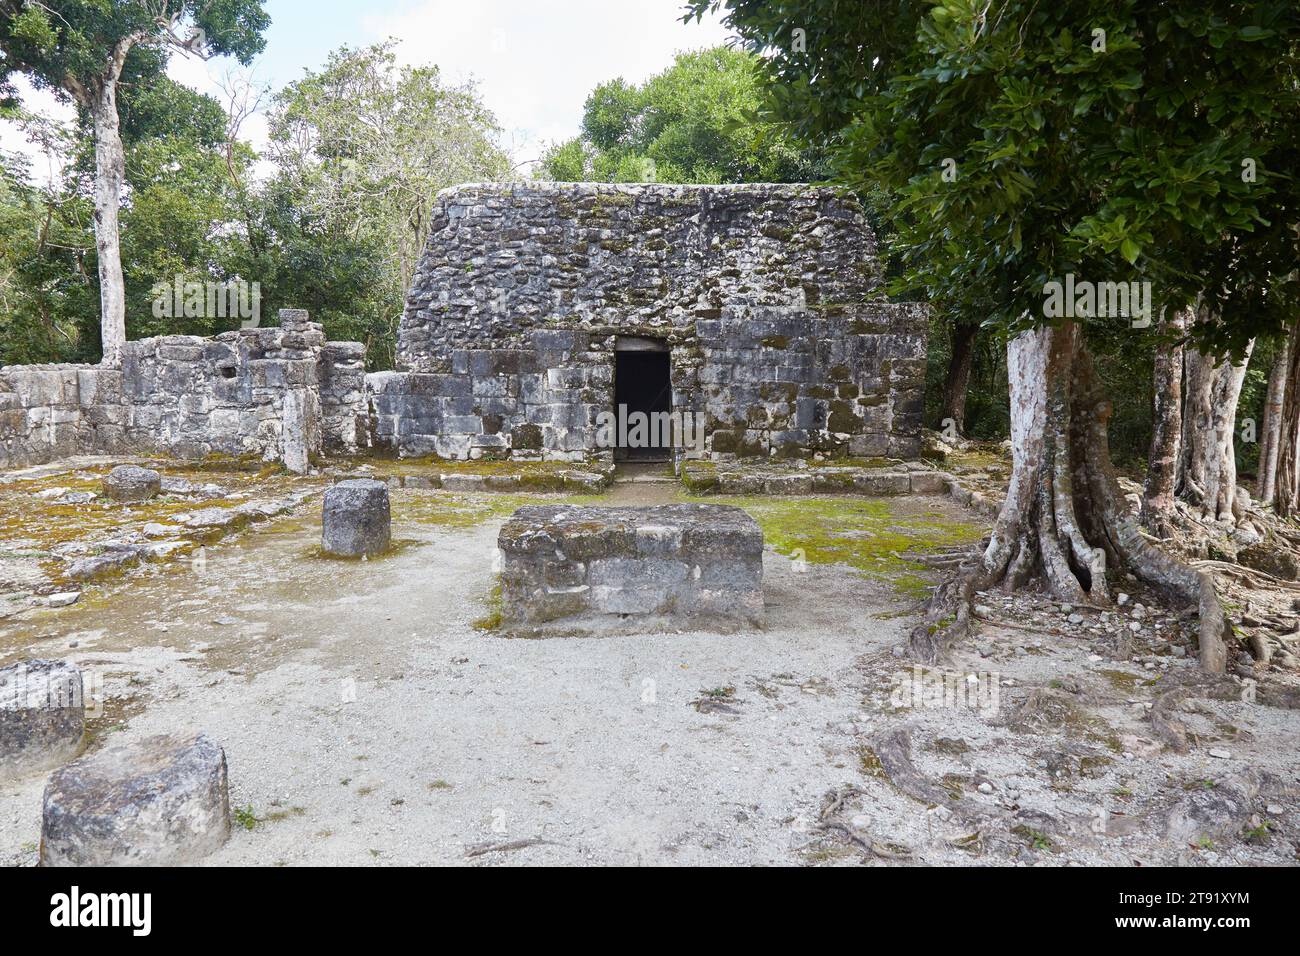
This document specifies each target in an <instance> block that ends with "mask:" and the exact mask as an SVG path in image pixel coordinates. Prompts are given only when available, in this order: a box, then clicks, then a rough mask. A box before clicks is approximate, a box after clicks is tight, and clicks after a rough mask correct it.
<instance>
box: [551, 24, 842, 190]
mask: <svg viewBox="0 0 1300 956" xmlns="http://www.w3.org/2000/svg"><path fill="white" fill-rule="evenodd" d="M757 65H758V61H757V58H756V57H754V56H753V55H751V54H749V53H746V52H744V51H742V50H735V49H731V48H729V47H714V48H713V49H708V50H697V51H695V52H691V53H681V54H678V55H677V57H676V58H675V59H674V61H673V65H672V66H670V67H668V69H666V70H664V71H663V72H662V73H658V74H656V75H655V76H652V77H650V79H648V80H646V81H645V82H644V83H642V84H641V85H639V86H637V85H634V84H631V83H628V82H626V81H625V80H623V79H621V78H619V79H614V80H610V81H609V82H608V83H602V84H600V85H599V86H597V87H596V88H595V89H594V90H593V91H592V93H591V95H590V96H588V97H587V102H586V105H585V107H584V109H583V116H582V132H581V134H580V135H579V136H577V137H575V138H574V139H571V140H567V141H565V142H563V143H558V144H555V145H554V146H552V147H551V148H550V149H549V150H547V152H546V154H545V156H544V157H543V158H542V162H541V171H540V174H541V175H543V176H545V177H546V178H548V179H552V180H556V181H560V182H583V181H596V182H641V181H647V180H653V181H657V182H666V183H740V182H809V181H814V180H820V179H822V178H823V177H824V176H825V174H826V168H825V166H824V164H823V163H822V155H821V152H820V151H819V150H817V149H815V148H807V147H801V146H798V145H796V144H795V142H794V141H793V140H792V139H791V138H790V137H789V136H787V135H785V134H784V133H783V132H782V131H781V130H780V129H779V128H778V127H776V126H774V125H772V124H764V123H755V122H754V121H753V115H754V113H755V112H756V111H757V110H758V108H759V106H760V104H761V98H760V88H759V79H758V75H757V72H756V67H757Z"/></svg>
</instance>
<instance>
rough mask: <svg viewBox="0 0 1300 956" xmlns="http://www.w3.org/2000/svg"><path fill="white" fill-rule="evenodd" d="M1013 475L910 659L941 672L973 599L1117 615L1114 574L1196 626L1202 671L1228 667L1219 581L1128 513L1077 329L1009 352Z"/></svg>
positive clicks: (1042, 335)
mask: <svg viewBox="0 0 1300 956" xmlns="http://www.w3.org/2000/svg"><path fill="white" fill-rule="evenodd" d="M1007 367H1008V374H1009V377H1010V380H1011V388H1012V403H1011V404H1012V423H1011V432H1012V434H1011V442H1012V448H1013V452H1014V467H1013V468H1012V474H1011V482H1010V485H1009V487H1008V489H1007V497H1006V502H1005V503H1004V505H1003V507H1002V511H1001V513H1000V514H999V515H998V518H997V521H996V522H995V524H994V528H993V533H992V535H991V536H990V538H989V542H988V545H987V546H986V547H985V548H984V550H983V553H982V554H981V555H980V556H979V557H978V558H977V559H975V560H973V561H972V562H970V563H969V564H967V565H964V566H963V567H962V568H961V569H960V570H959V571H958V573H957V575H956V576H955V578H954V579H953V580H951V581H950V582H948V583H947V584H945V585H944V586H942V587H940V588H939V589H937V590H936V592H935V594H934V597H933V598H932V600H931V604H930V607H929V609H928V611H927V614H926V617H925V620H924V622H923V623H922V624H921V625H919V626H918V627H917V628H916V629H915V630H914V631H913V632H912V635H911V641H910V644H911V652H912V654H913V655H914V656H915V657H917V658H918V659H919V660H921V661H924V662H926V663H935V662H937V661H939V660H941V659H943V657H944V656H946V654H947V652H948V649H949V648H950V647H951V645H952V643H953V642H954V641H955V640H959V639H961V638H963V637H964V636H965V635H966V634H968V633H969V630H970V617H971V609H972V605H973V600H974V595H975V593H976V592H978V591H983V590H986V589H989V588H992V587H1000V588H1002V589H1003V590H1004V591H1008V592H1010V591H1015V590H1017V589H1019V588H1022V587H1025V586H1026V585H1028V584H1030V583H1031V582H1036V583H1040V584H1042V585H1043V586H1045V587H1046V589H1047V590H1048V591H1049V592H1050V593H1051V594H1052V596H1053V597H1054V598H1056V599H1057V600H1059V601H1063V602H1068V603H1071V604H1093V605H1096V606H1106V605H1109V604H1110V603H1111V594H1110V586H1109V583H1108V581H1107V573H1108V570H1118V569H1120V568H1126V569H1128V570H1129V571H1131V572H1132V573H1133V574H1134V575H1136V576H1137V577H1138V578H1140V579H1142V580H1144V581H1146V582H1148V583H1149V584H1151V585H1153V586H1154V587H1155V588H1156V589H1157V590H1158V591H1159V592H1161V593H1162V594H1163V595H1164V597H1165V599H1166V600H1169V601H1172V602H1175V603H1179V604H1184V605H1186V604H1191V605H1194V606H1195V607H1196V609H1197V613H1198V614H1199V616H1200V663H1201V667H1202V668H1203V669H1204V670H1206V671H1208V672H1210V673H1216V674H1221V673H1223V672H1224V671H1225V669H1226V666H1227V647H1226V645H1225V643H1224V637H1225V635H1231V630H1230V629H1229V627H1228V623H1227V621H1226V620H1225V618H1224V615H1223V608H1222V606H1221V604H1220V603H1219V598H1218V594H1217V592H1216V590H1215V587H1214V580H1213V578H1211V577H1210V575H1209V574H1207V573H1204V572H1197V571H1195V570H1193V569H1192V568H1190V567H1188V566H1187V565H1186V564H1183V563H1182V562H1180V561H1178V560H1176V559H1175V558H1173V557H1171V556H1170V555H1168V554H1166V553H1164V552H1163V551H1161V550H1159V549H1157V548H1155V547H1154V546H1152V545H1151V544H1150V543H1149V542H1148V541H1147V539H1146V537H1145V535H1144V534H1143V531H1142V529H1141V527H1140V526H1139V525H1138V523H1137V521H1135V520H1134V519H1133V518H1132V517H1131V516H1130V515H1129V514H1128V511H1127V509H1126V508H1125V507H1124V506H1123V495H1122V494H1121V492H1120V490H1119V483H1118V480H1117V479H1116V476H1115V470H1114V466H1113V465H1112V464H1111V460H1110V450H1109V445H1108V441H1107V434H1106V432H1107V425H1108V422H1109V419H1110V415H1111V405H1110V402H1109V401H1108V400H1107V399H1106V398H1105V396H1104V394H1103V392H1102V390H1101V388H1100V387H1099V383H1098V381H1097V377H1096V374H1095V373H1094V371H1093V367H1092V361H1091V358H1090V356H1089V354H1088V351H1087V349H1086V347H1085V346H1084V344H1083V342H1082V340H1081V337H1080V332H1079V329H1078V327H1077V326H1075V325H1073V324H1066V325H1064V326H1062V327H1060V328H1046V329H1039V330H1037V331H1034V332H1027V333H1024V334H1022V335H1020V336H1018V337H1016V338H1015V339H1013V340H1012V341H1011V343H1010V344H1009V345H1008V347H1007Z"/></svg>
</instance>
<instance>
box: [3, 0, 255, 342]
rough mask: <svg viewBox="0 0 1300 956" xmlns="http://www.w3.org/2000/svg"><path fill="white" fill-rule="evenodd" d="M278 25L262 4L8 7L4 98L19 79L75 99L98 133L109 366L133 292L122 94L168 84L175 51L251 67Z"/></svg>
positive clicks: (35, 1) (85, 2)
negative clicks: (122, 217)
mask: <svg viewBox="0 0 1300 956" xmlns="http://www.w3.org/2000/svg"><path fill="white" fill-rule="evenodd" d="M269 24H270V18H269V17H268V16H267V14H266V12H265V11H264V10H263V9H262V4H261V3H260V2H258V0H64V2H59V3H43V2H41V0H0V96H6V97H7V98H10V99H12V97H13V91H12V88H11V87H9V86H8V82H9V80H10V78H11V77H12V76H13V75H15V74H22V75H25V76H27V77H28V78H29V79H30V80H31V81H32V82H33V83H34V84H35V85H36V86H37V87H38V88H43V89H48V90H51V91H53V92H55V93H56V94H58V95H60V96H62V97H65V98H67V99H70V100H71V101H73V102H74V103H76V105H77V106H78V108H79V109H80V110H82V111H83V112H84V113H85V114H86V115H87V116H89V118H90V124H91V126H92V128H93V130H94V142H95V176H94V183H95V186H94V217H95V244H96V253H97V262H98V271H99V292H100V331H101V338H102V343H103V361H104V362H105V363H107V364H116V363H117V362H118V361H120V354H121V347H122V344H123V343H124V342H125V341H126V288H125V283H124V280H123V274H122V257H121V248H120V238H119V228H118V214H119V206H120V203H121V199H122V185H123V181H124V177H125V171H124V167H125V162H126V160H125V155H124V152H123V147H122V134H121V118H120V116H119V114H118V102H117V101H118V90H119V87H120V86H121V85H122V84H124V83H127V84H134V85H144V84H146V83H147V82H150V81H152V80H153V79H156V78H157V77H159V76H160V75H161V73H162V71H163V69H164V67H165V66H166V62H167V58H168V55H169V54H170V53H171V52H173V51H181V52H183V53H185V54H191V55H198V56H202V57H209V56H214V55H222V54H224V55H229V56H233V57H235V58H236V59H238V60H239V61H240V62H242V63H248V62H249V61H250V60H251V58H252V57H253V56H254V55H255V54H256V53H257V52H259V51H260V50H261V49H262V46H263V44H264V42H265V41H264V39H263V36H262V35H263V33H264V31H265V30H266V28H267V26H268V25H269Z"/></svg>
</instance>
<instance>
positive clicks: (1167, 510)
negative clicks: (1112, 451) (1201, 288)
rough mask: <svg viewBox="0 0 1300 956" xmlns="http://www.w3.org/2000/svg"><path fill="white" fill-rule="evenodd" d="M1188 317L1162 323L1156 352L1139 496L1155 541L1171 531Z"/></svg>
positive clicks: (1182, 314)
mask: <svg viewBox="0 0 1300 956" xmlns="http://www.w3.org/2000/svg"><path fill="white" fill-rule="evenodd" d="M1187 319H1188V316H1187V313H1186V312H1183V311H1179V312H1177V313H1175V314H1174V316H1173V318H1167V319H1164V320H1163V321H1162V322H1161V329H1160V331H1161V334H1162V336H1163V337H1164V340H1163V341H1162V342H1161V343H1160V346H1159V347H1158V348H1157V350H1156V360H1155V372H1154V374H1153V376H1152V379H1153V383H1154V394H1155V401H1154V409H1153V413H1152V428H1151V451H1150V454H1149V455H1148V462H1147V478H1146V486H1145V487H1144V488H1143V495H1142V513H1141V521H1142V524H1143V525H1144V526H1145V527H1146V528H1147V529H1148V530H1149V531H1151V532H1152V533H1153V534H1155V535H1156V536H1157V537H1161V538H1167V537H1169V535H1170V533H1171V532H1172V530H1173V515H1174V489H1175V485H1176V483H1177V480H1178V461H1179V457H1180V452H1181V447H1182V431H1183V341H1182V339H1183V334H1184V332H1185V331H1186V329H1187Z"/></svg>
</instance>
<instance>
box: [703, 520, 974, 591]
mask: <svg viewBox="0 0 1300 956" xmlns="http://www.w3.org/2000/svg"><path fill="white" fill-rule="evenodd" d="M712 500H714V501H716V502H717V503H718V504H732V505H736V506H738V507H741V508H744V509H745V510H746V511H748V512H749V513H750V514H752V515H753V516H754V518H755V520H756V521H758V523H759V526H760V527H761V528H762V529H763V538H764V540H765V541H766V542H767V543H768V544H770V545H772V546H773V547H774V548H775V549H776V550H777V551H778V552H779V553H780V554H784V555H786V556H787V557H792V558H802V559H803V560H805V561H807V562H809V563H810V564H845V565H848V566H849V567H852V568H855V569H857V570H858V571H859V572H861V573H862V574H863V575H864V576H867V577H872V578H876V579H879V580H883V581H888V582H889V583H891V584H893V586H894V587H895V589H896V590H898V591H899V592H900V593H901V594H905V595H907V596H909V597H924V596H926V595H927V594H928V593H929V587H930V585H931V583H932V578H931V574H930V572H929V569H928V568H927V567H926V566H925V565H924V564H922V563H920V562H919V561H916V560H914V559H911V558H908V557H904V556H903V555H905V554H926V553H931V552H934V551H938V550H941V549H943V548H948V547H953V546H956V545H963V544H970V543H973V542H975V541H977V540H978V539H979V538H980V536H981V535H983V533H984V528H983V526H981V525H978V524H974V523H972V522H969V521H963V520H960V519H956V518H952V517H949V516H948V515H945V514H943V513H942V512H939V511H935V510H933V509H924V506H921V507H918V506H917V505H916V504H915V503H914V502H910V499H908V498H840V497H824V496H808V497H792V498H732V497H718V498H715V499H712Z"/></svg>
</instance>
